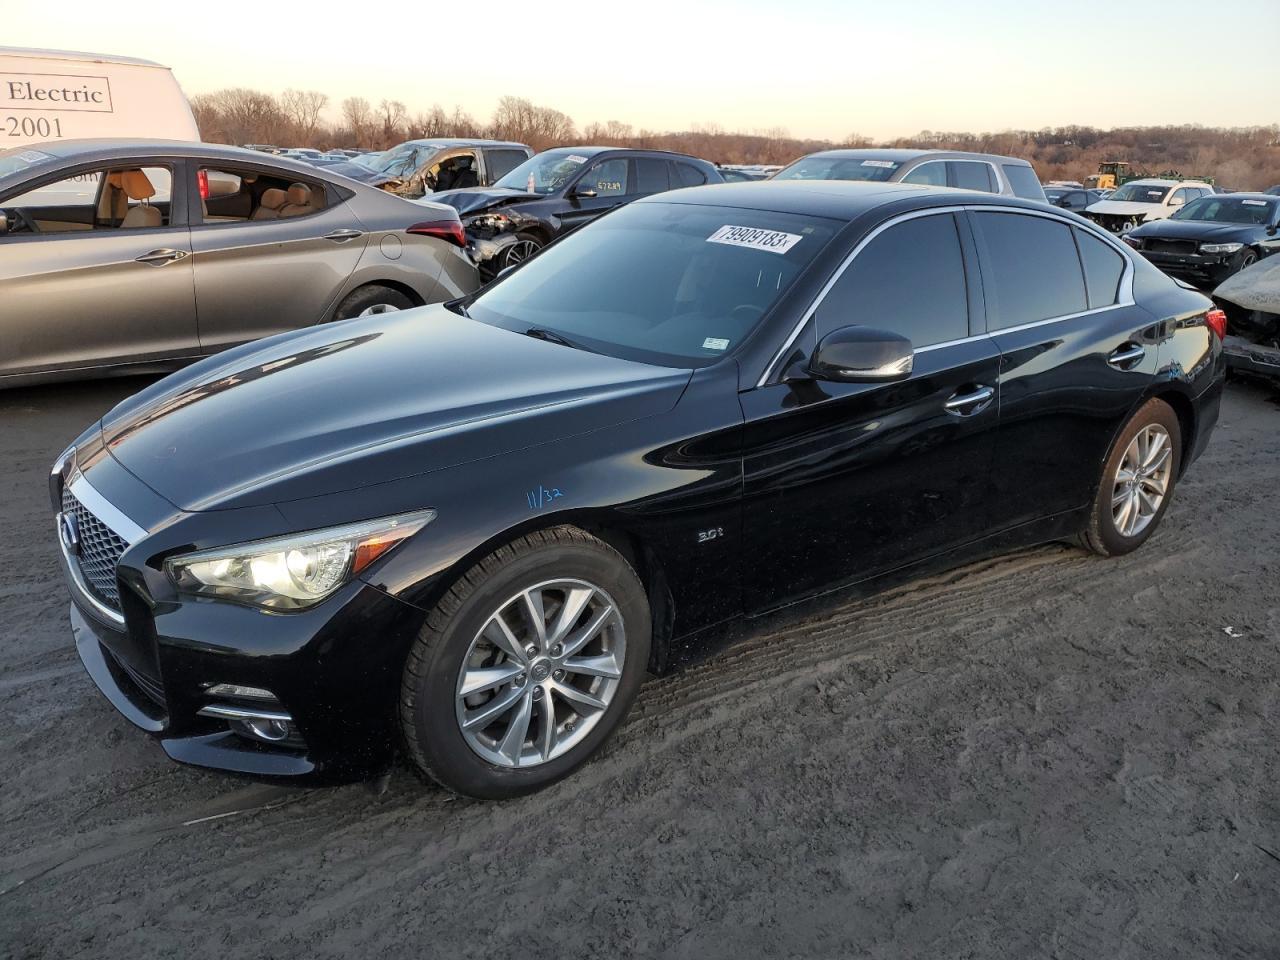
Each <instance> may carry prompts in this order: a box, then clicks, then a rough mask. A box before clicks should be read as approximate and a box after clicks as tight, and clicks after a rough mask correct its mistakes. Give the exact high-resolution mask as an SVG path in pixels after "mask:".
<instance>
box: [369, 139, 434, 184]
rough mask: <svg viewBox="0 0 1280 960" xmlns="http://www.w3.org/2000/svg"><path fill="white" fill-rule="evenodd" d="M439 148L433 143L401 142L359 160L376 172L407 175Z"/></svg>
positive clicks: (394, 175) (398, 175)
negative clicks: (396, 145)
mask: <svg viewBox="0 0 1280 960" xmlns="http://www.w3.org/2000/svg"><path fill="white" fill-rule="evenodd" d="M439 150H440V147H438V146H436V145H435V144H426V145H424V144H412V143H402V144H400V146H398V147H393V148H392V149H390V150H387V151H385V152H383V153H379V154H375V155H374V156H371V157H361V158H360V162H361V163H362V164H364V165H365V166H366V167H368V168H369V169H370V170H376V171H377V172H378V173H386V174H390V175H391V176H393V177H407V176H408V175H409V174H411V173H413V172H414V171H415V170H417V169H418V168H419V167H420V166H422V165H423V164H424V163H426V162H427V158H429V157H430V156H431V155H432V154H434V153H437V152H438V151H439Z"/></svg>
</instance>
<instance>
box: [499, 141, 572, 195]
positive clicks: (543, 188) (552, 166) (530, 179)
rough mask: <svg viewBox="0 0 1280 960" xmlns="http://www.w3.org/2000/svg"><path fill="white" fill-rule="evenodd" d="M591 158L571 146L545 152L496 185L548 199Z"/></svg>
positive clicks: (516, 169)
mask: <svg viewBox="0 0 1280 960" xmlns="http://www.w3.org/2000/svg"><path fill="white" fill-rule="evenodd" d="M589 159H590V157H588V156H587V155H586V154H584V153H576V152H575V151H574V150H573V148H572V147H565V148H563V149H560V150H544V151H543V152H542V153H540V154H538V155H537V156H535V157H530V158H529V159H528V160H526V161H525V162H524V163H522V164H520V166H518V167H516V168H515V169H514V170H512V171H511V172H510V173H508V174H507V175H506V176H505V177H503V178H502V179H501V180H499V181H498V182H497V183H495V184H494V186H495V187H505V188H507V189H509V190H523V191H524V192H525V193H541V194H543V195H544V196H545V195H546V194H548V193H555V192H556V191H557V190H559V189H560V188H561V187H563V186H564V185H565V183H566V182H567V181H568V180H569V179H570V178H571V177H572V176H573V175H574V174H575V173H577V172H578V170H579V169H580V168H581V167H582V165H583V164H584V163H586V162H587V161H588V160H589Z"/></svg>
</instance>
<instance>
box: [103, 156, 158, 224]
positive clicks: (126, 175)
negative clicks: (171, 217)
mask: <svg viewBox="0 0 1280 960" xmlns="http://www.w3.org/2000/svg"><path fill="white" fill-rule="evenodd" d="M110 177H114V178H117V181H116V183H114V184H113V186H116V187H118V188H119V189H120V190H122V191H124V194H125V196H127V197H128V198H129V199H130V200H137V201H138V205H137V206H133V207H130V208H129V212H128V213H126V214H125V215H124V219H123V220H121V221H120V227H121V229H132V228H136V227H163V226H164V214H163V213H161V212H160V211H159V209H157V208H156V207H153V206H151V204H150V203H148V201H149V200H150V199H151V198H152V197H154V196H155V195H156V188H155V185H154V184H152V182H151V181H150V179H148V177H147V175H146V174H145V173H143V172H142V171H141V170H120V171H117V172H116V173H113V174H111V175H110ZM108 181H110V178H108Z"/></svg>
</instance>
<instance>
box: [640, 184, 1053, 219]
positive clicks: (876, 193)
mask: <svg viewBox="0 0 1280 960" xmlns="http://www.w3.org/2000/svg"><path fill="white" fill-rule="evenodd" d="M913 199H914V200H918V201H919V202H918V203H917V204H915V206H918V207H929V206H954V205H959V204H982V205H983V206H993V205H997V206H1010V207H1023V208H1026V209H1029V210H1043V209H1045V205H1044V204H1043V203H1039V202H1037V201H1033V200H1022V199H1020V198H1017V197H1003V196H1000V195H999V194H994V193H982V192H978V191H976V190H953V189H951V188H949V187H927V186H921V185H916V184H909V183H883V182H871V181H852V180H756V181H754V182H751V183H723V184H709V185H707V186H704V187H686V188H685V189H682V190H672V191H669V192H667V193H657V194H653V195H651V196H648V197H642V198H641V199H639V200H636V201H634V202H635V203H688V204H697V205H699V206H722V207H741V208H744V209H747V210H767V211H770V212H772V213H792V214H797V215H800V216H809V217H826V218H827V219H829V220H845V221H849V220H854V219H856V218H857V217H860V216H861V215H862V214H864V213H867V212H869V211H871V210H874V209H875V208H877V207H882V206H885V205H887V204H890V203H895V202H897V201H901V200H913Z"/></svg>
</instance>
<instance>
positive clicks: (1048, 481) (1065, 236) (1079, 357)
mask: <svg viewBox="0 0 1280 960" xmlns="http://www.w3.org/2000/svg"><path fill="white" fill-rule="evenodd" d="M969 218H970V221H971V222H972V224H973V227H974V233H975V238H976V240H977V244H978V253H979V257H980V259H981V262H982V278H983V291H984V297H985V301H986V310H987V328H988V330H989V331H991V335H992V338H993V339H994V341H995V343H996V345H997V346H998V347H999V349H1000V354H1001V368H1000V397H1001V411H1000V437H999V442H998V444H997V447H996V459H995V469H994V470H993V471H992V477H993V480H994V484H995V496H994V498H993V500H992V503H993V505H994V509H995V511H996V516H995V518H994V520H995V525H996V526H997V527H1000V528H1004V527H1010V526H1014V525H1016V524H1019V523H1024V522H1027V521H1030V520H1035V519H1038V518H1041V517H1047V516H1051V515H1054V514H1058V513H1063V512H1065V511H1069V510H1073V509H1076V508H1078V507H1083V506H1085V505H1087V504H1088V503H1089V502H1090V501H1091V500H1092V498H1093V492H1094V487H1095V485H1096V484H1097V482H1098V477H1099V475H1100V472H1101V467H1102V462H1103V460H1104V459H1105V457H1106V454H1107V451H1108V449H1109V448H1110V444H1111V440H1112V438H1113V437H1114V436H1115V434H1116V432H1117V431H1118V430H1119V429H1120V427H1121V426H1122V424H1123V423H1124V421H1125V420H1126V419H1127V417H1128V415H1129V412H1130V411H1131V410H1132V409H1133V408H1134V406H1135V405H1136V404H1137V403H1138V401H1139V400H1140V399H1141V397H1142V396H1143V394H1144V392H1145V390H1146V389H1147V387H1148V386H1149V385H1150V384H1151V382H1152V379H1153V377H1154V375H1155V370H1156V366H1157V354H1158V350H1159V342H1160V337H1161V334H1162V331H1161V329H1160V325H1159V324H1155V323H1154V321H1153V318H1152V317H1151V316H1150V315H1149V314H1148V313H1147V312H1146V311H1145V310H1143V309H1142V308H1141V307H1138V306H1136V305H1135V304H1134V302H1133V295H1132V288H1131V285H1132V279H1131V276H1130V268H1129V267H1128V261H1127V260H1126V258H1125V257H1124V256H1123V255H1122V254H1121V253H1120V252H1119V250H1117V249H1116V246H1115V244H1114V243H1112V242H1111V241H1109V240H1105V239H1103V238H1102V237H1100V236H1098V235H1097V234H1096V233H1095V232H1094V231H1093V230H1089V229H1087V228H1082V227H1078V226H1074V225H1072V224H1069V223H1068V222H1066V221H1065V220H1061V219H1059V218H1057V217H1053V216H1050V215H1041V214H1036V213H1032V212H1030V211H1023V210H1020V211H1017V212H1013V211H1007V210H1001V211H995V210H975V211H971V212H970V213H969Z"/></svg>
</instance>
